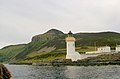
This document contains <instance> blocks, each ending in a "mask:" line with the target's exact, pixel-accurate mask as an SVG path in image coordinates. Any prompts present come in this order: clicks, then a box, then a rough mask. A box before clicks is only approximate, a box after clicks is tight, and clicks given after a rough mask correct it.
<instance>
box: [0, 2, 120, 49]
mask: <svg viewBox="0 0 120 79" xmlns="http://www.w3.org/2000/svg"><path fill="white" fill-rule="evenodd" d="M51 28H56V29H59V30H61V31H63V32H65V33H67V32H68V31H69V30H72V31H73V32H74V33H76V32H96V31H97V32H98V31H116V32H119V31H120V0H0V48H1V47H3V46H6V45H10V44H18V43H28V42H30V40H31V37H32V36H34V35H36V34H40V33H44V32H46V31H47V30H49V29H51Z"/></svg>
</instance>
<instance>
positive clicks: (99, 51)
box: [86, 46, 111, 54]
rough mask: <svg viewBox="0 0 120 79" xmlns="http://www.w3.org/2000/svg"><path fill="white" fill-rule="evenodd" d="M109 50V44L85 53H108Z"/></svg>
mask: <svg viewBox="0 0 120 79" xmlns="http://www.w3.org/2000/svg"><path fill="white" fill-rule="evenodd" d="M108 52H111V49H110V46H103V47H98V48H97V51H91V52H86V54H97V53H108Z"/></svg>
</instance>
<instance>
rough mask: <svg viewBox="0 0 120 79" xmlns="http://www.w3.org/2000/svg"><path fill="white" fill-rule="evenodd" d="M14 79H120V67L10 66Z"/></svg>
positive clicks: (8, 66)
mask: <svg viewBox="0 0 120 79" xmlns="http://www.w3.org/2000/svg"><path fill="white" fill-rule="evenodd" d="M5 66H6V67H7V68H8V70H9V71H10V72H11V74H12V76H13V79H120V66H119V65H107V66H60V67H53V66H32V65H8V64H5Z"/></svg>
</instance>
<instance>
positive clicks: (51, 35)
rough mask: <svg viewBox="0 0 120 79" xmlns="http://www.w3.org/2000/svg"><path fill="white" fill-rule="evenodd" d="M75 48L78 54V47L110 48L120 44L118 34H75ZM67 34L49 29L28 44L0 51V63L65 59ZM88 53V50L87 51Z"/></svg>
mask: <svg viewBox="0 0 120 79" xmlns="http://www.w3.org/2000/svg"><path fill="white" fill-rule="evenodd" d="M73 35H74V37H75V38H76V47H77V50H79V52H84V51H81V49H80V47H83V46H84V47H85V46H87V47H94V45H95V43H96V46H98V47H99V46H105V45H108V46H111V47H113V48H114V47H115V46H116V44H120V33H117V32H100V33H76V34H73ZM66 36H67V34H65V33H63V32H62V31H60V30H57V29H50V30H49V31H47V32H45V33H44V34H39V35H35V36H33V37H32V40H31V42H29V43H28V44H20V45H11V46H7V47H4V48H2V49H0V61H1V62H3V61H16V60H24V61H29V60H30V61H31V60H32V61H37V60H53V59H62V58H64V57H65V54H66V53H65V51H66V49H65V48H66V44H65V38H66ZM88 51H89V50H88Z"/></svg>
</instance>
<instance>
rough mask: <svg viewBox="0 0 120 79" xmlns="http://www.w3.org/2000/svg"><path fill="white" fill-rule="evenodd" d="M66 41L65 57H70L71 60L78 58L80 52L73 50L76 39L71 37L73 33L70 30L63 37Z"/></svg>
mask: <svg viewBox="0 0 120 79" xmlns="http://www.w3.org/2000/svg"><path fill="white" fill-rule="evenodd" d="M65 40H66V43H67V55H66V59H71V60H72V61H77V60H79V59H80V58H81V57H80V54H79V53H78V52H75V41H76V39H75V38H74V37H73V34H72V32H71V31H69V33H68V37H67V38H66V39H65Z"/></svg>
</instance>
